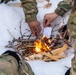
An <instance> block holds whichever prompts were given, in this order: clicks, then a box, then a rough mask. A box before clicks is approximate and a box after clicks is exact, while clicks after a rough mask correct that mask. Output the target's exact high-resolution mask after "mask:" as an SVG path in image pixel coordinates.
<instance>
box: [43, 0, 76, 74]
mask: <svg viewBox="0 0 76 75" xmlns="http://www.w3.org/2000/svg"><path fill="white" fill-rule="evenodd" d="M70 9H72V11H71V15H70V17H69V21H68V24H67V26H68V29H69V34H70V37H71V38H72V39H73V40H75V42H74V44H73V48H74V50H75V51H74V54H75V56H74V58H73V60H72V67H71V69H70V70H68V72H67V73H66V74H65V75H76V0H64V1H61V2H60V3H59V4H58V7H57V9H56V10H55V12H54V13H50V14H46V15H45V16H44V27H47V26H49V25H50V23H51V22H52V21H54V20H55V19H56V18H57V17H58V16H59V15H60V16H63V15H64V14H65V13H66V12H67V11H69V10H70ZM69 71H70V74H69Z"/></svg>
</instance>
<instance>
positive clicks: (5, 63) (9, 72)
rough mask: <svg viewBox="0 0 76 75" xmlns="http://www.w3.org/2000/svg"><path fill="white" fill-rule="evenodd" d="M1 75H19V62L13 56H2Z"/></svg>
mask: <svg viewBox="0 0 76 75" xmlns="http://www.w3.org/2000/svg"><path fill="white" fill-rule="evenodd" d="M0 75H18V62H17V60H16V59H15V58H14V57H13V56H11V55H8V54H3V55H2V56H0Z"/></svg>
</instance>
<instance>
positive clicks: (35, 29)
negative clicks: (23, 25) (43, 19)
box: [28, 20, 41, 36]
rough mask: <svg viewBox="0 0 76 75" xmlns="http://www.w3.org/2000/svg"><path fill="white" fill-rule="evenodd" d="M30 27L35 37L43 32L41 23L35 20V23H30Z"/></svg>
mask: <svg viewBox="0 0 76 75" xmlns="http://www.w3.org/2000/svg"><path fill="white" fill-rule="evenodd" d="M28 25H29V27H30V29H31V31H32V33H33V35H34V36H38V35H39V33H40V31H41V26H40V23H39V22H38V21H37V20H35V21H32V22H30V23H28Z"/></svg>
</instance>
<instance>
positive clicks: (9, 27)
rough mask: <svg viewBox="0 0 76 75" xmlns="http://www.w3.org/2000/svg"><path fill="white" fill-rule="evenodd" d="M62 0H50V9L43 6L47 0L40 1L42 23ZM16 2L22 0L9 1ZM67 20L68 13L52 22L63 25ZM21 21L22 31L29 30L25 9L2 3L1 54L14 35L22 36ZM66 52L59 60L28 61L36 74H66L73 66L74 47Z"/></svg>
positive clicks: (0, 24) (39, 15)
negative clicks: (46, 15)
mask: <svg viewBox="0 0 76 75" xmlns="http://www.w3.org/2000/svg"><path fill="white" fill-rule="evenodd" d="M60 1H61V0H50V2H52V7H50V8H48V9H46V8H45V9H44V8H41V6H43V5H44V4H46V3H47V2H46V1H44V2H39V3H38V10H39V12H38V15H37V18H38V20H39V21H40V23H41V25H43V17H44V15H45V14H47V13H52V12H54V11H55V9H56V7H57V4H58V3H59V2H60ZM16 2H20V1H18V0H17V1H14V2H9V3H16ZM67 14H69V13H67ZM21 20H22V22H21ZM67 20H68V15H64V17H58V18H57V19H56V20H55V21H54V22H52V23H51V24H52V26H53V25H55V24H56V23H60V26H61V25H63V21H64V22H65V24H66V23H67ZM20 22H21V26H22V33H25V32H27V30H26V29H29V27H28V25H27V23H26V22H25V17H24V13H23V9H22V8H21V7H14V6H9V5H6V4H0V55H1V54H2V53H3V52H5V51H6V50H8V49H7V48H5V46H6V45H7V44H8V41H11V40H12V39H13V37H15V38H18V37H20V36H21V35H20V29H19V26H20ZM60 26H59V27H60ZM57 28H58V27H57ZM28 34H30V32H28V33H26V35H28ZM54 34H56V33H54ZM32 38H34V37H32ZM11 50H13V49H11ZM65 53H66V55H67V57H66V58H63V59H61V60H59V61H51V62H44V61H40V60H38V61H37V60H36V61H28V63H29V64H30V65H31V67H32V69H33V71H34V73H35V75H64V74H65V72H66V71H67V70H68V68H67V67H71V59H72V58H73V56H74V55H73V49H72V48H71V49H69V50H67V51H66V52H65Z"/></svg>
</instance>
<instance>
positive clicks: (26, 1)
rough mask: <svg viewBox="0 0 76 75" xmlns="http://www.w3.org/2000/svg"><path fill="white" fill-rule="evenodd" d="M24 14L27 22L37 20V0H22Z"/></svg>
mask: <svg viewBox="0 0 76 75" xmlns="http://www.w3.org/2000/svg"><path fill="white" fill-rule="evenodd" d="M21 2H22V7H23V10H24V14H25V16H26V22H31V21H34V20H36V15H37V12H38V9H37V3H36V0H21Z"/></svg>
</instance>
